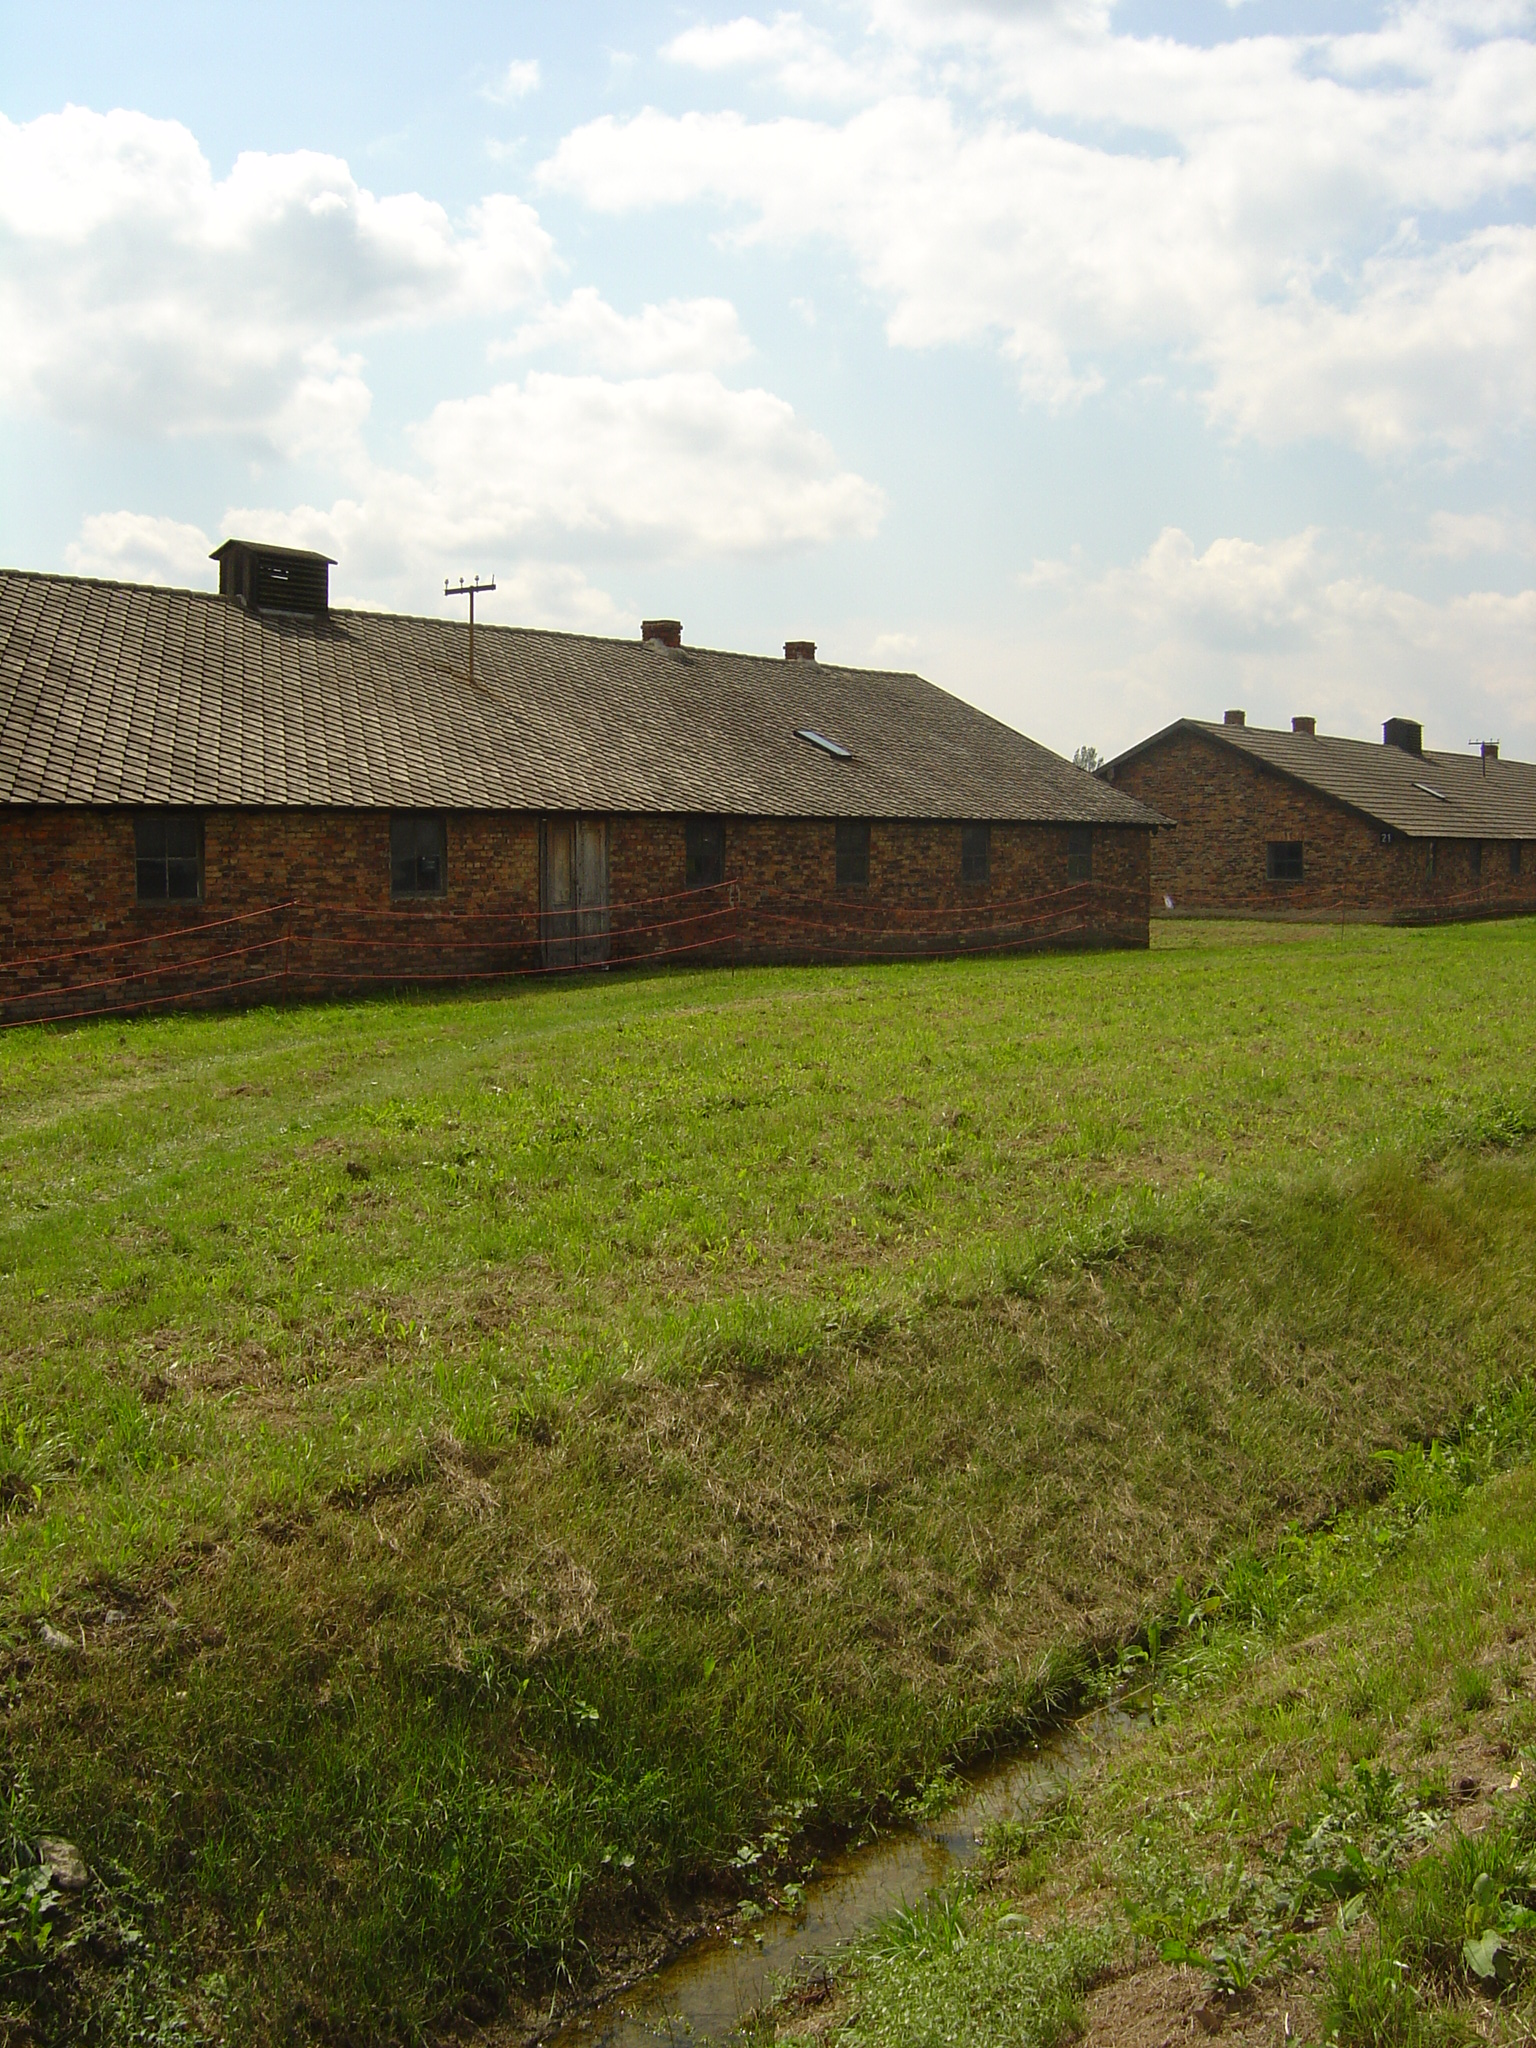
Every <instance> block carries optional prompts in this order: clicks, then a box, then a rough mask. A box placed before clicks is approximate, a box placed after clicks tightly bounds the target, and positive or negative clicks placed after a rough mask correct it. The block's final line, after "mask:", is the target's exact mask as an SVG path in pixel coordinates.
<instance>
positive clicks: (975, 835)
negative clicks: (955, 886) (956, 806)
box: [960, 825, 992, 882]
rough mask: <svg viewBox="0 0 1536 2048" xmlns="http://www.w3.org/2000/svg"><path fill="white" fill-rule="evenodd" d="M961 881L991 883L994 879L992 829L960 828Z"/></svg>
mask: <svg viewBox="0 0 1536 2048" xmlns="http://www.w3.org/2000/svg"><path fill="white" fill-rule="evenodd" d="M960 879H961V881H962V882H990V881H991V879H992V827H991V826H990V825H962V826H961V827H960Z"/></svg>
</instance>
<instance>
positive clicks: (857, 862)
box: [832, 818, 870, 889]
mask: <svg viewBox="0 0 1536 2048" xmlns="http://www.w3.org/2000/svg"><path fill="white" fill-rule="evenodd" d="M869 842H870V831H869V820H868V819H867V818H839V819H838V820H837V823H836V825H835V826H834V827H833V838H832V852H833V864H834V871H835V876H836V884H837V887H838V888H839V889H867V888H868V887H869Z"/></svg>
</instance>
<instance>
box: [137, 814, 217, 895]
mask: <svg viewBox="0 0 1536 2048" xmlns="http://www.w3.org/2000/svg"><path fill="white" fill-rule="evenodd" d="M173 825H181V826H187V827H189V828H190V830H191V833H192V836H193V839H194V840H195V842H196V852H195V853H179V854H178V853H172V852H171V850H170V846H169V843H168V841H169V832H170V828H171V827H172V826H173ZM156 830H158V831H159V834H160V841H161V843H160V846H159V849H158V850H157V851H154V852H149V851H146V840H147V838H148V836H149V834H150V833H152V832H154V831H156ZM203 855H204V832H203V818H202V813H201V812H200V811H188V810H176V809H171V808H170V807H169V806H167V807H166V808H165V809H161V810H146V811H138V812H136V813H135V814H134V820H133V900H134V902H135V904H137V905H142V906H144V907H145V908H150V909H158V908H161V907H164V908H166V909H170V908H172V907H173V906H174V905H176V904H179V903H201V902H203V901H204V898H205V889H206V884H207V873H206V866H205V862H204V858H203ZM192 861H195V862H196V867H197V884H196V888H195V889H194V891H193V892H192V894H191V895H187V894H184V893H177V894H173V893H172V890H171V866H172V863H173V862H175V863H176V865H177V866H178V867H180V868H181V869H182V870H183V871H185V869H186V867H187V865H188V863H189V862H192ZM154 867H158V868H159V869H160V870H161V871H162V874H163V878H164V882H165V887H164V889H163V890H158V891H154V892H152V893H150V894H146V893H145V890H144V872H145V869H146V868H154Z"/></svg>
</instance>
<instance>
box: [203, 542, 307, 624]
mask: <svg viewBox="0 0 1536 2048" xmlns="http://www.w3.org/2000/svg"><path fill="white" fill-rule="evenodd" d="M208 559H209V560H210V561H211V562H217V563H218V565H219V595H220V597H233V598H236V599H237V600H238V601H239V602H240V603H241V604H243V605H244V606H245V607H246V609H247V610H248V611H253V612H307V613H316V612H327V611H329V610H330V605H331V570H332V569H333V568H334V567H335V566H336V565H335V562H334V560H333V558H332V557H331V556H330V555H319V554H316V553H315V552H314V551H313V549H311V548H278V547H268V546H267V545H266V544H265V543H264V542H262V541H254V540H226V541H223V542H221V543H220V545H219V546H218V547H216V548H215V549H214V551H213V553H212V554H211V555H210V556H209V557H208Z"/></svg>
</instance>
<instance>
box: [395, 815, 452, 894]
mask: <svg viewBox="0 0 1536 2048" xmlns="http://www.w3.org/2000/svg"><path fill="white" fill-rule="evenodd" d="M422 825H434V826H435V827H436V828H437V848H438V850H437V864H438V881H437V886H436V888H431V889H424V888H422V887H421V885H420V881H419V876H420V873H421V862H422V849H421V847H420V846H419V845H418V846H417V847H415V849H414V850H413V851H412V853H411V854H410V855H409V856H407V857H408V858H410V859H411V860H412V861H413V862H414V863H415V867H416V873H417V876H418V881H417V884H416V886H415V887H413V888H406V889H402V888H401V887H399V871H400V867H401V864H402V857H401V855H400V854H398V853H397V852H396V847H395V834H396V833H397V832H398V831H399V830H400V828H401V827H402V826H411V827H415V828H418V829H419V828H420V827H421V826H422ZM447 894H448V820H447V817H446V816H445V814H444V813H443V812H442V811H393V812H391V814H390V820H389V900H390V902H391V903H437V902H440V901H441V900H442V898H443V897H445V896H446V895H447Z"/></svg>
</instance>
